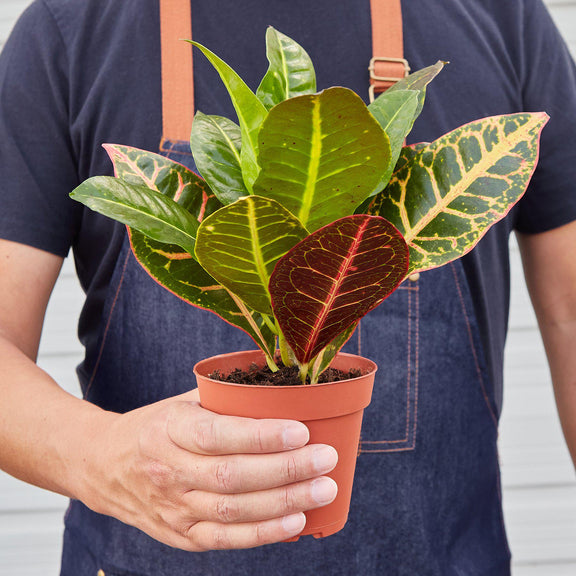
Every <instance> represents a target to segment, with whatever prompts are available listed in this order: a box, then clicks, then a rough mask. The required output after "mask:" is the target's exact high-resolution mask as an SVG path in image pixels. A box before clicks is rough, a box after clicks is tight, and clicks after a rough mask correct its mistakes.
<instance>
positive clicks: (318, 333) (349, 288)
mask: <svg viewBox="0 0 576 576" xmlns="http://www.w3.org/2000/svg"><path fill="white" fill-rule="evenodd" d="M407 269H408V247H407V245H406V243H405V242H404V239H403V238H402V235H401V234H400V233H399V232H398V230H397V229H396V228H395V227H394V226H393V225H392V224H390V223H389V222H388V221H386V220H385V219H384V218H381V217H378V216H368V215H365V214H358V215H355V216H346V217H344V218H341V219H340V220H336V221H335V222H333V223H332V224H329V225H327V226H324V227H323V228H320V229H319V230H317V231H316V232H314V233H313V234H311V235H310V236H307V237H306V238H305V239H304V240H302V241H301V242H299V243H298V244H297V245H296V246H294V248H292V249H291V250H290V251H289V252H288V253H287V254H286V255H285V256H283V257H282V258H281V259H280V260H279V261H278V263H277V264H276V267H275V269H274V272H273V273H272V276H271V278H270V285H269V289H270V294H271V296H272V308H273V309H274V315H275V316H276V318H277V320H278V323H279V325H280V328H281V329H282V332H283V334H284V336H285V338H286V341H287V342H288V344H289V345H290V347H291V348H292V350H293V351H294V354H295V355H296V358H297V359H298V361H299V362H300V363H301V364H307V363H308V362H310V361H311V360H312V359H314V357H315V356H316V355H317V354H318V353H319V352H320V351H321V350H322V349H323V348H324V347H325V346H327V345H328V344H329V343H330V342H331V341H332V340H333V339H334V338H335V337H336V336H338V334H340V333H342V332H343V331H344V330H346V329H347V328H348V327H350V326H351V325H353V324H354V323H355V322H357V321H358V320H359V319H360V318H361V317H362V316H364V315H365V314H367V313H368V312H369V311H370V310H372V309H373V308H375V307H376V306H378V304H380V303H381V302H382V301H383V300H384V299H385V298H387V297H388V296H389V295H390V294H391V293H392V292H393V291H394V290H395V289H396V288H397V287H398V285H399V284H400V282H401V281H402V280H403V279H404V277H405V275H406V271H407Z"/></svg>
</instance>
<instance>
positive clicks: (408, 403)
mask: <svg viewBox="0 0 576 576" xmlns="http://www.w3.org/2000/svg"><path fill="white" fill-rule="evenodd" d="M411 292H414V293H415V294H416V296H415V306H414V307H415V309H416V319H415V330H416V333H415V341H416V344H415V346H416V348H415V350H414V372H415V374H414V395H415V398H414V420H413V422H412V443H411V445H410V446H405V447H403V448H393V449H384V450H372V449H370V450H362V449H361V448H359V452H358V454H361V453H366V454H383V453H387V452H406V451H408V450H414V448H415V446H416V431H417V429H418V375H419V355H420V354H419V352H420V288H419V287H418V286H415V287H414V288H411V289H409V292H408V345H407V348H408V354H407V356H408V375H407V390H406V394H407V401H406V436H405V437H404V438H402V439H400V440H364V441H362V439H360V440H361V442H360V444H370V445H377V444H401V443H403V442H408V440H409V439H410V406H411V395H410V390H411V385H410V383H411V370H410V366H411V363H412V362H411V355H412V313H411V312H412V294H411Z"/></svg>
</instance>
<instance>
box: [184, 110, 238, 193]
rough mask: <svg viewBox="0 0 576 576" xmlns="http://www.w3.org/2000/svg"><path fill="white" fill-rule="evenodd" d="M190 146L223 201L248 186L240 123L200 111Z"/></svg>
mask: <svg viewBox="0 0 576 576" xmlns="http://www.w3.org/2000/svg"><path fill="white" fill-rule="evenodd" d="M190 147H191V149H192V154H193V156H194V161H195V162H196V166H197V168H198V170H199V172H200V174H202V176H203V177H204V178H205V179H206V181H207V182H208V184H209V185H210V188H211V189H212V190H213V191H214V193H215V194H216V196H217V197H218V199H219V200H220V202H222V203H223V204H231V203H232V202H235V201H236V200H238V199H239V198H241V197H242V196H246V195H248V190H247V189H246V185H245V184H244V180H243V178H242V167H241V165H240V150H241V147H242V135H241V132H240V127H239V126H238V125H236V124H234V122H232V121H231V120H228V118H223V117H222V116H207V115H205V114H202V112H197V113H196V116H195V117H194V122H193V124H192V134H191V136H190Z"/></svg>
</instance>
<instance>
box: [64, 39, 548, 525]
mask: <svg viewBox="0 0 576 576" xmlns="http://www.w3.org/2000/svg"><path fill="white" fill-rule="evenodd" d="M266 41H267V42H266V44H267V55H268V59H269V62H270V66H269V69H268V72H267V73H266V75H265V77H264V78H263V80H262V82H261V84H260V86H259V87H258V90H257V91H256V93H254V92H252V91H251V90H250V89H249V88H248V87H247V86H246V84H245V83H244V82H243V81H242V80H241V78H240V77H239V76H238V75H237V74H236V73H235V72H234V71H233V70H232V69H231V68H230V67H229V66H228V65H227V64H225V63H224V62H223V61H222V60H221V59H219V58H218V57H217V56H216V55H215V54H213V53H212V52H210V51H209V50H208V49H207V48H205V47H204V46H201V45H199V44H197V43H194V44H195V46H197V47H198V48H199V49H200V50H201V51H202V52H203V53H204V55H205V56H206V57H207V58H208V59H209V60H210V62H211V63H212V65H213V66H214V67H215V68H216V70H217V71H218V73H219V74H220V77H221V78H222V80H223V82H224V84H225V85H226V87H227V89H228V91H229V94H230V97H231V99H232V102H233V104H234V107H235V110H236V112H237V116H238V124H236V123H234V122H233V121H231V120H229V119H227V118H223V117H218V116H207V115H204V114H202V113H201V112H198V113H197V114H196V116H195V119H194V123H193V128H192V134H191V150H192V153H193V156H194V161H195V163H196V167H197V169H198V171H199V173H200V175H201V176H200V175H197V174H195V173H194V172H192V171H190V170H188V169H187V168H185V167H184V166H182V165H180V164H177V163H175V162H173V161H170V160H168V159H166V158H164V157H162V156H159V155H157V154H153V153H150V152H146V151H143V150H138V149H135V148H130V147H126V146H121V145H110V144H108V145H105V148H106V150H107V151H108V153H109V155H110V157H111V159H112V162H113V164H114V168H115V174H116V177H115V178H110V177H105V176H97V177H94V178H90V179H89V180H87V181H85V182H84V183H82V184H81V185H80V186H79V187H78V188H76V190H74V192H73V193H72V194H71V196H72V197H73V198H74V199H76V200H79V201H80V202H83V203H84V204H86V205H87V206H88V207H90V208H92V209H94V210H96V211H98V212H100V213H102V214H105V215H107V216H110V217H112V218H115V219H117V220H119V221H120V222H123V223H124V224H126V225H127V226H128V230H129V234H130V240H131V244H132V249H133V252H134V254H135V256H136V258H137V259H138V261H139V262H140V264H141V265H142V266H143V267H144V268H145V269H146V270H147V271H148V273H149V274H150V275H151V276H152V277H153V278H155V279H156V280H157V281H158V282H159V283H160V284H161V285H163V286H164V287H165V288H167V289H168V290H170V291H171V292H173V293H174V294H176V295H177V296H179V297H180V298H182V299H184V300H185V301H187V302H189V303H190V304H192V305H194V306H199V307H202V308H205V309H208V310H211V311H213V312H215V313H216V314H218V315H219V316H220V317H221V318H223V319H224V320H225V321H227V322H229V323H231V324H233V325H235V326H237V327H238V328H240V329H242V330H244V331H245V332H247V333H248V334H249V335H250V336H251V337H252V338H253V340H254V341H255V343H256V345H257V346H258V348H259V350H258V351H253V352H241V353H233V354H231V355H225V356H219V357H214V358H211V359H207V360H205V361H203V362H200V363H199V364H198V365H197V366H196V367H195V374H196V376H197V380H198V385H199V388H200V397H201V402H202V405H203V406H204V407H206V408H208V409H210V410H214V411H216V412H219V413H227V414H234V415H239V416H246V417H260V418H269V417H277V418H293V419H298V420H301V421H304V422H305V423H306V424H307V425H308V427H309V428H310V432H311V434H310V436H311V441H312V442H322V443H327V444H331V445H333V446H334V447H335V448H336V449H337V450H338V453H339V463H338V466H337V468H336V469H335V470H334V472H333V473H332V474H331V476H332V477H333V478H334V479H335V480H336V481H337V483H338V485H339V494H338V497H337V499H336V501H334V502H333V503H332V504H330V505H329V506H326V507H324V508H321V509H318V510H313V511H311V512H308V513H307V526H306V528H305V530H304V532H303V534H310V533H311V534H314V535H316V536H326V535H328V534H331V533H334V532H336V531H337V530H339V529H340V528H342V527H343V525H344V523H345V521H346V517H347V512H348V506H349V499H350V493H351V487H352V478H353V474H354V465H355V458H356V451H357V444H358V439H359V433H360V425H361V420H362V411H363V409H364V408H365V407H366V406H367V405H368V403H369V401H370V394H371V390H372V383H373V379H374V372H375V370H376V366H375V365H374V364H373V363H372V362H371V361H369V360H367V359H362V358H360V357H357V356H351V355H345V354H339V350H340V348H341V347H342V346H343V345H344V343H345V342H346V341H347V339H348V338H349V337H350V335H351V334H352V333H353V331H354V329H355V327H356V326H357V324H358V322H359V320H360V318H361V317H362V316H364V315H365V314H366V313H368V312H369V311H370V310H372V309H373V308H375V307H376V306H378V305H379V304H380V303H381V302H382V301H383V300H384V299H385V298H386V297H387V296H389V295H390V294H391V293H392V292H393V291H394V290H395V289H396V288H397V287H398V286H399V284H400V283H401V282H402V281H403V280H404V279H405V278H406V277H407V276H408V275H411V274H415V273H420V272H423V271H425V270H428V269H430V268H435V267H438V266H441V265H443V264H446V263H448V262H450V261H452V260H454V259H456V258H459V257H461V256H462V255H464V254H465V253H467V252H468V251H469V250H471V249H472V248H473V247H474V246H475V244H476V243H477V242H478V241H479V240H480V239H481V238H482V236H483V235H484V234H485V232H486V231H487V230H488V228H489V227H490V226H491V225H492V224H494V223H495V222H497V221H498V220H500V219H501V218H503V217H504V216H505V215H506V214H507V213H508V211H509V210H510V209H511V207H512V206H513V205H514V203H515V202H516V201H518V200H519V198H520V197H521V196H522V194H523V193H524V191H525V189H526V187H527V185H528V182H529V180H530V178H531V176H532V173H533V171H534V168H535V165H536V161H537V156H538V142H539V136H540V132H541V130H542V128H543V126H544V125H545V123H546V121H547V116H546V114H544V113H536V114H528V113H522V114H514V115H507V116H499V117H492V118H485V119H482V120H478V121H476V122H472V123H471V124H467V125H465V126H462V127H460V128H457V129H456V130H454V131H453V132H450V133H449V134H446V135H445V136H443V137H441V138H440V139H438V140H436V141H435V142H433V143H431V144H419V145H416V146H411V147H405V146H404V145H403V143H404V141H405V138H406V135H407V134H408V133H409V132H410V130H411V128H412V125H413V123H414V121H415V119H416V118H417V117H418V115H419V114H420V112H421V110H422V106H423V103H424V98H425V92H426V87H427V85H428V84H429V82H430V81H431V80H432V79H433V78H434V77H435V76H436V75H437V74H438V73H439V72H440V71H441V69H442V67H443V66H444V63H443V62H439V63H437V64H435V65H434V66H430V67H429V68H426V69H424V70H421V71H419V72H416V73H414V74H412V75H410V76H408V77H407V78H406V79H404V80H402V81H400V82H398V83H397V84H396V85H395V86H394V87H393V88H391V89H389V90H388V91H387V92H386V93H384V94H382V95H381V96H380V97H379V98H377V99H376V100H375V101H374V102H373V103H371V104H370V105H369V106H366V105H365V104H364V102H363V101H362V100H361V98H360V97H359V96H358V95H356V94H355V93H354V92H352V91H351V90H348V89H346V88H342V87H333V88H329V89H327V90H324V91H322V92H319V93H317V92H316V81H315V74H314V68H313V65H312V62H311V61H310V58H309V56H308V55H307V53H306V52H305V51H304V49H303V48H302V47H300V46H299V45H298V44H297V43H296V42H294V41H293V40H291V39H290V38H288V37H287V36H285V35H283V34H281V33H279V32H278V31H276V30H274V29H273V28H269V30H268V32H267V35H266ZM254 367H256V368H257V370H255V369H254ZM329 367H331V372H336V373H337V376H336V377H335V378H330V380H335V381H331V382H326V383H319V381H321V378H322V377H323V375H325V374H326V371H327V369H328V368H329ZM241 370H242V371H244V372H245V373H248V376H249V377H250V378H252V377H253V375H254V374H253V373H254V372H255V371H257V372H268V374H270V375H271V379H272V383H274V381H275V380H277V379H280V380H282V382H281V383H282V384H286V381H285V378H284V374H285V372H288V373H290V375H292V376H294V378H295V380H293V381H290V380H289V381H288V385H252V384H241V383H240V384H239V383H229V382H224V381H222V379H226V378H230V377H231V376H230V375H231V374H232V373H234V374H233V375H232V378H234V377H235V376H236V375H237V373H238V371H241ZM342 378H343V379H342ZM339 379H340V380H339ZM277 383H278V382H277ZM332 404H333V406H332ZM333 425H335V427H336V433H335V432H334V430H333V429H332V428H333ZM347 425H350V426H351V427H352V428H351V430H348V429H346V428H345V426H347ZM338 433H340V434H338ZM346 468H348V469H346Z"/></svg>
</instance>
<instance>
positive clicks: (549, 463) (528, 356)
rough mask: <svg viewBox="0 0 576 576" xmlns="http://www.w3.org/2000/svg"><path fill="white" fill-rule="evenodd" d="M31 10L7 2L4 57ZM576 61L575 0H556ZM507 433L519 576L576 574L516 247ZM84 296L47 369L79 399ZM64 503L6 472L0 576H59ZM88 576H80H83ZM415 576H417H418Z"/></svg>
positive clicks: (0, 501) (65, 299)
mask: <svg viewBox="0 0 576 576" xmlns="http://www.w3.org/2000/svg"><path fill="white" fill-rule="evenodd" d="M29 3H30V2H29V0H0V47H1V45H2V44H3V42H4V40H5V39H6V36H7V35H8V33H9V31H10V29H11V27H12V25H13V23H14V21H15V20H16V18H17V17H18V15H19V14H20V13H21V11H22V10H24V8H25V7H26V6H27V5H28V4H29ZM547 4H548V6H549V8H550V10H551V12H552V15H553V17H554V18H555V20H556V22H557V23H558V25H559V27H560V28H561V30H562V32H563V33H564V36H565V38H566V40H567V42H568V44H569V45H570V48H571V50H572V53H573V54H574V55H576V0H548V1H547ZM511 250H512V255H513V262H512V274H513V298H512V316H511V327H510V335H509V341H508V346H507V355H506V387H505V406H504V414H503V418H502V423H501V440H500V446H501V460H502V470H503V486H504V508H505V514H506V520H507V524H508V533H509V539H510V546H511V548H512V552H513V555H514V574H515V576H567V575H569V574H570V575H574V574H576V482H575V476H574V470H573V468H572V464H571V462H570V458H569V455H568V451H567V449H566V447H565V444H564V441H563V438H562V435H561V430H560V426H559V423H558V421H557V417H556V410H555V407H554V399H553V394H552V389H551V384H550V378H549V374H548V370H547V367H546V362H545V357H544V352H543V349H542V345H541V342H540V338H539V335H538V332H537V328H536V321H535V318H534V315H533V313H532V310H531V307H530V303H529V299H528V296H527V294H526V291H525V288H524V284H523V281H522V271H521V264H520V261H519V255H518V251H517V248H516V245H515V243H514V242H513V243H512V246H511ZM81 303H82V293H81V291H80V289H79V287H78V284H77V282H76V279H75V276H74V270H73V264H72V262H71V261H69V260H67V261H66V263H65V265H64V269H63V271H62V274H61V277H60V280H59V282H58V285H57V287H56V290H55V292H54V295H53V297H52V299H51V302H50V306H49V310H48V316H47V320H46V326H45V331H44V336H43V340H42V346H41V352H40V358H39V364H40V365H41V366H42V367H43V368H44V369H45V370H47V371H48V372H49V373H50V374H51V375H52V376H53V377H54V378H55V379H56V380H57V381H58V382H60V384H61V385H62V386H63V387H65V388H66V389H68V390H70V391H72V392H75V393H77V386H76V381H75V374H74V366H75V365H76V364H77V363H78V362H79V361H80V359H81V355H82V351H81V348H80V346H79V344H78V342H77V341H76V339H75V334H76V318H77V316H78V312H79V310H80V306H81ZM66 504H67V502H66V500H65V499H64V498H62V497H60V496H57V495H54V494H50V493H48V492H44V491H42V490H39V489H37V488H33V487H30V486H27V485H25V484H23V483H21V482H18V481H17V480H14V479H12V478H10V477H8V476H6V475H4V474H2V473H1V472H0V576H40V575H42V576H51V575H52V576H56V574H58V565H59V556H60V547H61V544H60V541H61V534H62V515H63V512H64V510H65V507H66ZM79 576H81V575H79ZM415 576H416V575H415Z"/></svg>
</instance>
